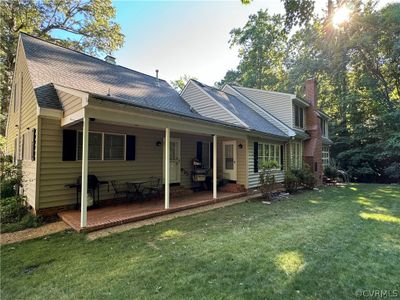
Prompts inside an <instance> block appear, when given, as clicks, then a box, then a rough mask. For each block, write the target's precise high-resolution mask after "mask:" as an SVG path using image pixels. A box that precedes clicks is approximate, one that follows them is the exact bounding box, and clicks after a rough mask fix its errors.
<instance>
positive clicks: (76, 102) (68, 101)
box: [57, 90, 82, 117]
mask: <svg viewBox="0 0 400 300" xmlns="http://www.w3.org/2000/svg"><path fill="white" fill-rule="evenodd" d="M57 95H58V98H59V99H60V102H61V104H62V107H63V110H64V117H65V116H68V115H70V114H73V113H74V112H77V111H78V110H80V109H81V108H82V99H81V98H80V97H77V96H75V95H71V94H68V93H66V92H63V91H59V90H57Z"/></svg>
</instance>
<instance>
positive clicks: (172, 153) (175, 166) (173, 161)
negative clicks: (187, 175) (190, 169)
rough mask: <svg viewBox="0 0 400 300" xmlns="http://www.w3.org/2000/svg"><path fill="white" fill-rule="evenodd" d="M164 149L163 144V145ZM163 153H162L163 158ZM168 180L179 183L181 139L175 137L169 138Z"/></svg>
mask: <svg viewBox="0 0 400 300" xmlns="http://www.w3.org/2000/svg"><path fill="white" fill-rule="evenodd" d="M163 149H165V146H164V147H163ZM164 157H165V155H164V154H163V158H164ZM164 166H165V163H163V178H164V174H165V172H164ZM169 168H170V171H169V182H170V183H180V182H181V140H180V139H177V138H171V140H170V147H169Z"/></svg>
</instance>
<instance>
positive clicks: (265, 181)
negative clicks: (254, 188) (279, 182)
mask: <svg viewBox="0 0 400 300" xmlns="http://www.w3.org/2000/svg"><path fill="white" fill-rule="evenodd" d="M260 167H261V169H260V171H259V177H260V190H261V194H262V196H263V197H264V198H265V199H267V200H270V199H271V193H272V191H273V189H274V188H275V183H276V181H275V175H274V174H273V170H274V169H276V168H278V167H279V163H278V162H277V161H275V160H269V161H265V162H263V163H262V164H261V166H260Z"/></svg>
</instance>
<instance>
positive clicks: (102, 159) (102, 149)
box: [76, 130, 127, 162]
mask: <svg viewBox="0 0 400 300" xmlns="http://www.w3.org/2000/svg"><path fill="white" fill-rule="evenodd" d="M77 132H78V134H77V135H76V160H77V161H82V159H79V155H78V147H79V133H80V132H83V131H82V130H78V131H77ZM90 133H100V134H101V159H89V160H90V161H111V162H117V161H126V136H127V135H126V134H124V133H114V132H103V131H92V130H89V134H88V137H89V135H90ZM105 134H108V135H123V136H124V158H123V159H104V135H105Z"/></svg>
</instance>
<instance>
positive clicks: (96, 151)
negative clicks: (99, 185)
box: [78, 132, 102, 160]
mask: <svg viewBox="0 0 400 300" xmlns="http://www.w3.org/2000/svg"><path fill="white" fill-rule="evenodd" d="M82 140H83V134H82V132H79V133H78V159H79V160H81V159H82ZM101 140H102V134H101V133H97V132H89V160H101V146H102V141H101Z"/></svg>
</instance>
